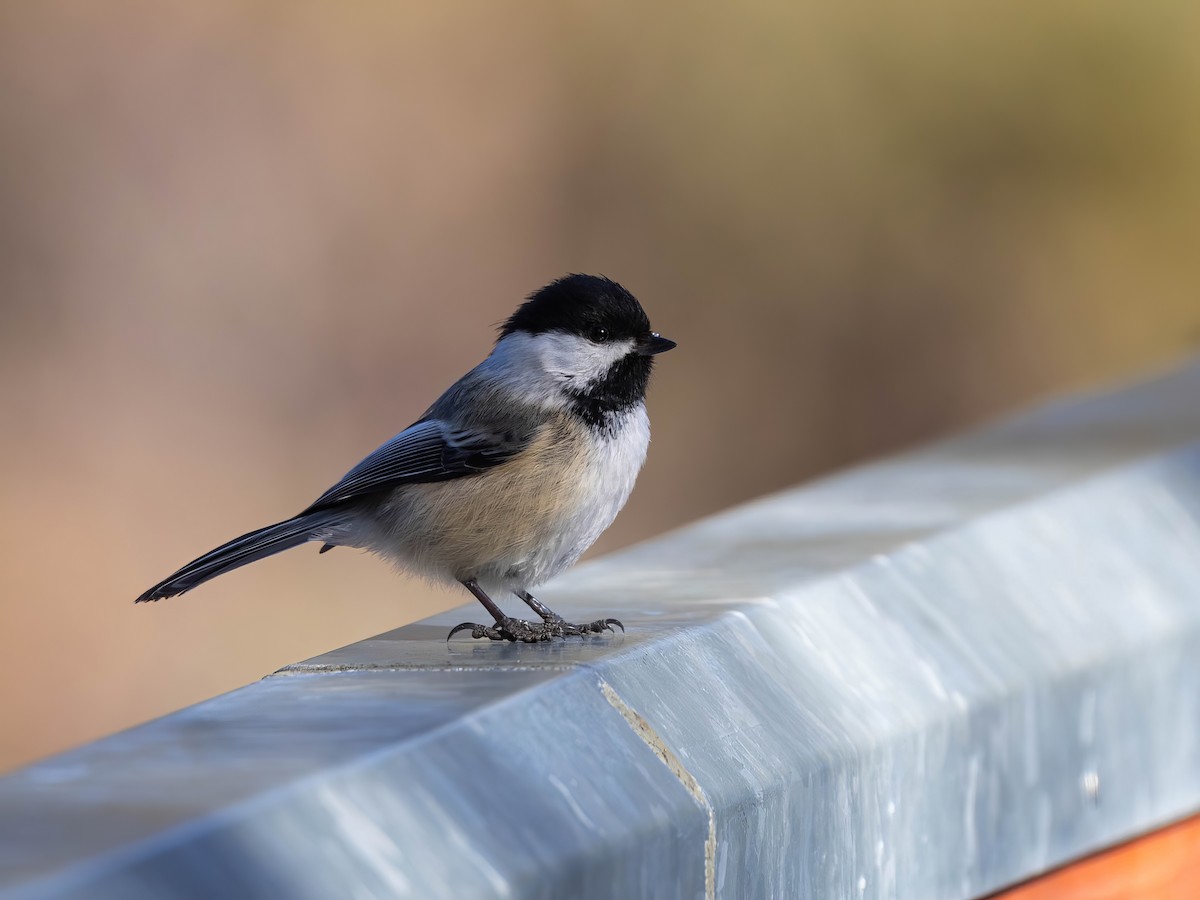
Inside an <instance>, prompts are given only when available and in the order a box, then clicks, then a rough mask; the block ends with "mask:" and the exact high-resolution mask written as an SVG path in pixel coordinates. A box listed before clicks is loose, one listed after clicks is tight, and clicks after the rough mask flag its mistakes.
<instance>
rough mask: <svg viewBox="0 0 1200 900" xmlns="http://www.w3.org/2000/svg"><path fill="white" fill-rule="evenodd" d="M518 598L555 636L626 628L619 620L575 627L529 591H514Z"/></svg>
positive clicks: (606, 620) (597, 632)
mask: <svg viewBox="0 0 1200 900" xmlns="http://www.w3.org/2000/svg"><path fill="white" fill-rule="evenodd" d="M513 593H514V594H516V595H517V596H518V597H520V598H521V599H522V600H524V601H525V602H526V603H528V604H529V608H530V609H532V610H533V611H534V612H535V613H537V614H538V615H539V616H541V617H542V622H544V623H545V625H546V627H547V628H548V629H553V630H554V632H555V636H558V635H561V636H563V637H570V636H571V635H575V634H599V633H600V632H602V631H612V630H613V626H614V625H616V626H617V628H620V629H621V630H622V631H624V630H625V626H624V625H622V624H621V621H620V620H619V619H597V620H596V621H595V622H588V623H587V624H586V625H574V624H572V623H571V622H567V621H564V620H563V617H562V616H560V615H559V614H558V613H556V612H555V611H554V610H552V609H551V608H550V607H548V606H547V605H546V604H545V603H543V602H542V601H541V600H539V599H538V598H537V597H535V596H533V594H531V593H529V591H513Z"/></svg>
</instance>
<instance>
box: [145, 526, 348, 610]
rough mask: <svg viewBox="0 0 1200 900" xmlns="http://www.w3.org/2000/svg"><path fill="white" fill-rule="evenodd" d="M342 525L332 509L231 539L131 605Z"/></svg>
mask: <svg viewBox="0 0 1200 900" xmlns="http://www.w3.org/2000/svg"><path fill="white" fill-rule="evenodd" d="M342 524H345V523H344V515H340V514H338V513H337V512H335V511H333V510H322V511H320V512H315V513H309V514H308V515H300V516H296V518H294V519H288V520H287V521H285V522H279V523H277V524H275V525H268V526H267V527H266V528H259V529H258V530H257V531H251V532H250V533H249V534H243V535H242V536H241V537H238V538H234V539H233V540H232V541H230V542H229V543H227V544H222V545H221V546H220V547H218V548H217V549H215V550H210V551H209V552H208V553H205V554H204V555H203V556H201V557H200V558H199V559H194V560H192V561H191V562H190V563H188V564H187V565H186V566H184V567H183V568H182V569H180V570H179V571H178V572H176V573H175V574H174V575H172V576H170V577H169V578H166V579H164V580H163V581H160V582H159V583H158V584H156V585H155V586H154V587H152V588H150V590H148V591H146V592H145V593H144V594H142V595H141V596H140V597H138V598H137V600H135V601H134V602H135V603H145V602H147V601H149V600H162V599H163V598H164V597H175V596H177V595H179V594H182V593H184V592H185V591H190V590H191V589H192V588H194V587H196V585H199V584H203V583H204V582H206V581H208V580H209V579H210V578H216V577H217V576H218V575H223V574H224V573H226V572H230V571H233V570H234V569H236V568H238V567H239V566H244V565H246V563H252V562H254V561H255V560H259V559H263V558H265V557H268V556H273V555H274V554H276V553H281V552H283V551H284V550H290V549H291V548H292V547H298V546H300V545H301V544H303V543H304V542H305V541H312V540H324V539H327V538H328V537H329V532H330V529H332V528H336V527H337V526H338V525H342Z"/></svg>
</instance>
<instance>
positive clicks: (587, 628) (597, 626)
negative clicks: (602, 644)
mask: <svg viewBox="0 0 1200 900" xmlns="http://www.w3.org/2000/svg"><path fill="white" fill-rule="evenodd" d="M614 625H616V626H617V628H620V629H621V631H624V630H625V626H624V625H622V624H621V622H620V620H619V619H597V620H596V621H595V622H588V623H586V624H584V625H575V624H574V623H572V622H567V621H564V620H563V619H562V617H561V616H554V617H553V618H547V619H545V620H544V621H542V622H526V621H525V620H524V619H510V618H504V619H500V620H499V621H497V622H496V623H495V624H494V625H480V624H479V623H477V622H463V623H462V624H461V625H455V626H454V627H453V628H451V629H450V633H449V634H448V635H446V640H447V641H448V640H450V638H452V637H454V635H456V634H458V633H459V632H460V631H467V630H468V629H470V632H471V637H473V638H475V639H476V640H478V639H480V638H487V639H488V640H490V641H511V642H514V643H516V642H520V643H524V644H537V643H541V642H542V641H552V640H554V639H555V638H565V637H575V636H580V637H584V636H587V635H591V634H602V633H603V632H605V631H613V632H614V633H615V630H614V629H613V626H614Z"/></svg>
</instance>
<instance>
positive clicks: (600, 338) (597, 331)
mask: <svg viewBox="0 0 1200 900" xmlns="http://www.w3.org/2000/svg"><path fill="white" fill-rule="evenodd" d="M588 336H589V337H590V338H591V339H592V340H593V341H595V342H596V343H597V344H603V343H604V342H605V341H607V340H608V329H607V328H602V327H600V326H596V327H595V328H593V329H592V333H591V334H590V335H588Z"/></svg>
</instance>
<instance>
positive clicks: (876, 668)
mask: <svg viewBox="0 0 1200 900" xmlns="http://www.w3.org/2000/svg"><path fill="white" fill-rule="evenodd" d="M546 599H547V601H548V602H550V603H551V605H552V606H554V607H555V608H560V607H561V608H564V611H570V612H571V613H572V614H573V615H574V616H575V617H576V618H577V619H587V618H588V617H589V616H592V615H594V614H595V615H598V614H600V613H605V614H613V615H616V616H618V617H619V618H621V619H623V620H624V622H625V624H626V626H627V628H628V633H627V634H626V635H624V636H623V637H622V636H617V637H608V638H603V639H590V640H587V641H570V642H562V643H554V644H551V645H541V646H538V645H531V646H525V645H513V646H504V645H496V644H490V643H489V644H486V645H481V644H473V643H470V642H467V641H462V642H452V643H449V644H447V643H446V642H445V640H444V638H445V634H446V629H447V626H448V625H450V624H453V623H455V622H457V621H459V620H461V619H462V617H463V613H462V611H457V612H451V613H447V614H446V615H443V616H438V617H436V618H434V619H431V620H428V621H427V622H423V623H419V624H416V625H411V626H407V627H404V628H400V629H397V630H395V631H392V632H389V633H387V634H383V635H380V636H378V637H376V638H373V639H370V640H366V641H363V642H361V643H358V644H354V645H351V646H349V647H346V648H343V649H341V650H336V651H334V652H332V653H329V654H326V655H325V656H321V657H317V658H316V659H313V660H309V661H307V662H304V663H300V664H297V665H293V666H289V667H288V668H286V669H284V670H282V671H281V672H279V673H277V674H276V675H274V676H271V677H268V678H266V679H264V680H263V681H261V682H259V683H257V684H254V685H251V686H249V687H246V688H244V689H242V690H239V691H235V692H233V693H231V694H227V695H225V696H221V697H217V698H215V699H213V700H210V701H208V702H206V703H201V704H199V705H197V706H194V707H191V708H189V709H185V710H183V711H181V712H179V713H176V714H175V715H172V716H169V717H167V718H165V719H160V720H158V721H155V722H151V723H149V724H146V725H143V726H141V727H139V728H135V729H132V730H130V731H127V732H124V733H122V734H119V735H116V736H114V737H112V738H109V739H107V740H102V741H98V742H96V743H94V744H91V745H89V746H85V747H82V748H80V749H78V750H75V751H73V752H70V753H66V754H63V755H61V756H57V757H54V758H52V759H49V760H46V761H44V762H42V763H40V764H38V765H35V766H32V767H30V768H28V769H25V770H22V771H19V772H17V773H15V774H12V775H10V776H8V777H7V778H4V779H0V892H7V893H5V896H8V894H11V895H12V896H16V897H25V896H30V897H34V896H37V897H64V896H81V897H89V898H94V897H101V898H103V897H121V898H128V897H139V896H147V897H149V896H172V897H218V896H219V897H259V896H261V897H299V898H307V897H314V898H315V897H393V896H399V897H423V898H424V897H454V898H466V897H573V898H601V897H605V898H636V897H654V898H667V897H686V898H705V897H724V898H748V897H814V898H815V897H851V898H855V897H921V898H942V897H944V898H950V897H969V896H979V895H981V894H986V893H988V892H990V891H993V890H995V889H997V888H1000V887H1002V886H1004V885H1006V884H1010V883H1012V882H1015V881H1018V880H1021V879H1024V878H1028V877H1030V876H1032V875H1034V874H1036V873H1039V872H1041V871H1044V870H1046V869H1047V868H1049V867H1052V866H1055V865H1057V864H1060V863H1062V862H1064V861H1066V860H1070V859H1072V858H1074V857H1077V856H1079V855H1081V854H1085V853H1087V852H1089V851H1091V850H1093V849H1096V848H1099V847H1102V846H1106V845H1109V844H1112V843H1113V842H1116V841H1120V840H1122V839H1124V838H1127V837H1129V836H1132V835H1134V834H1137V833H1140V832H1143V831H1145V830H1147V829H1150V828H1153V827H1155V826H1157V825H1159V824H1162V823H1166V822H1168V821H1170V820H1172V819H1175V818H1178V817H1180V816H1183V815H1186V814H1188V813H1190V812H1193V811H1195V810H1197V809H1200V766H1198V765H1197V764H1196V761H1197V760H1198V759H1200V719H1198V717H1197V710H1200V365H1193V366H1191V367H1188V368H1184V369H1181V370H1178V371H1176V372H1174V373H1172V374H1170V375H1168V376H1166V377H1163V378H1161V379H1159V380H1157V381H1154V382H1150V383H1145V384H1141V385H1137V386H1134V387H1132V388H1127V389H1123V390H1119V391H1116V392H1113V393H1109V394H1105V395H1096V396H1089V397H1084V398H1077V399H1072V400H1068V401H1062V402H1058V403H1055V404H1051V405H1049V406H1045V407H1043V408H1040V409H1038V410H1036V411H1033V412H1031V413H1028V414H1026V415H1023V416H1021V417H1018V418H1016V419H1013V420H1010V421H1008V422H1005V423H1002V424H1000V425H998V426H994V427H992V428H990V429H987V430H985V431H982V432H978V433H976V434H973V435H969V436H967V437H965V438H960V439H957V440H954V441H950V442H947V443H943V444H940V445H936V446H934V447H931V448H929V449H926V450H923V451H920V452H916V453H913V454H909V455H905V456H902V457H899V458H897V459H894V460H891V461H887V462H884V463H881V464H878V465H873V466H869V467H864V468H860V469H857V470H854V471H851V472H849V473H847V474H843V475H840V476H837V477H835V478H831V479H828V480H825V481H822V482H819V483H817V484H815V485H812V486H808V487H804V488H800V489H797V490H793V491H789V492H786V493H783V494H779V495H776V496H773V497H770V498H767V499H765V500H762V501H759V502H756V503H752V504H750V505H748V506H744V507H741V508H739V509H735V510H733V511H731V512H728V513H725V514H723V515H719V516H717V517H715V518H712V519H708V520H706V521H703V522H700V523H698V524H696V525H694V526H692V527H690V528H687V529H685V530H682V531H679V532H676V533H673V534H670V535H667V536H665V537H663V538H660V539H658V540H655V541H651V542H649V543H646V544H643V545H640V546H638V547H635V548H633V549H631V550H628V551H626V552H623V553H620V554H617V555H614V556H611V557H609V558H606V559H603V560H600V561H598V562H595V563H592V564H589V565H585V566H581V567H579V568H578V569H576V570H574V571H573V572H571V573H569V574H568V575H567V576H566V577H564V578H562V579H560V580H559V581H557V582H556V583H555V584H554V585H553V586H552V587H551V588H550V589H548V590H547V591H546Z"/></svg>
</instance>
